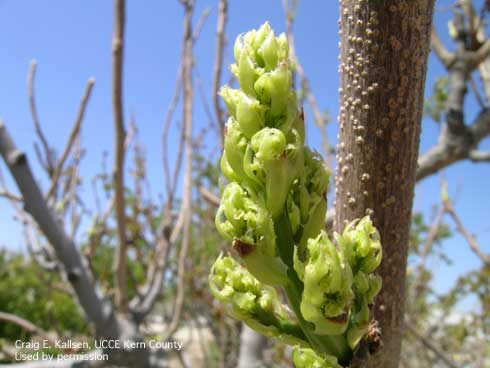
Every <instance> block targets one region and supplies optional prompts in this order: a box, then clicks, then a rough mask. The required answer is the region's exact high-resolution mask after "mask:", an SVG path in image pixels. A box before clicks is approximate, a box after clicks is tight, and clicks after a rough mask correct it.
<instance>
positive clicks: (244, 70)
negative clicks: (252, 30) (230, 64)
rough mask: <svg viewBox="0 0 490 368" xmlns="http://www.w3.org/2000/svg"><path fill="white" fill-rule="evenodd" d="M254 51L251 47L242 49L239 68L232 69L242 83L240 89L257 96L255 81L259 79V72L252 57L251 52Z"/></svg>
mask: <svg viewBox="0 0 490 368" xmlns="http://www.w3.org/2000/svg"><path fill="white" fill-rule="evenodd" d="M252 53H253V50H250V49H249V48H245V49H244V50H242V52H241V55H240V59H239V61H238V65H237V68H236V69H233V70H232V71H234V72H235V76H236V77H237V79H238V83H239V84H240V89H241V90H242V91H243V92H245V93H246V94H247V95H249V96H252V97H255V96H256V93H255V89H254V83H255V81H256V80H257V77H258V72H257V71H256V67H255V65H254V62H253V60H252V58H251V57H250V54H252Z"/></svg>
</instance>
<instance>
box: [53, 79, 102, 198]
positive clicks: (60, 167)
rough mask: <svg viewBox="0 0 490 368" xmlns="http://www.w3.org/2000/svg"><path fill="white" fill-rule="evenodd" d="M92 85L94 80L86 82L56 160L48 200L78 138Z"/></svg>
mask: <svg viewBox="0 0 490 368" xmlns="http://www.w3.org/2000/svg"><path fill="white" fill-rule="evenodd" d="M94 84H95V79H94V78H90V79H89V80H88V82H87V85H86V87H85V92H84V93H83V96H82V100H81V101H80V106H79V108H78V114H77V117H76V119H75V123H74V124H73V127H72V129H71V132H70V135H69V136H68V141H67V142H66V145H65V149H64V150H63V153H62V154H61V157H60V159H59V160H58V163H57V164H56V168H55V169H54V171H53V178H52V179H51V186H50V187H49V190H48V192H47V194H46V198H47V199H49V198H50V197H51V196H52V195H53V194H54V191H55V189H56V186H57V184H58V179H59V177H60V175H61V172H62V171H63V165H64V164H65V161H66V159H67V158H68V155H69V154H70V152H71V150H72V148H73V143H74V142H75V139H76V138H77V137H78V135H79V133H80V127H81V126H82V121H83V117H84V115H85V109H86V108H87V103H88V100H89V99H90V95H91V93H92V88H93V86H94Z"/></svg>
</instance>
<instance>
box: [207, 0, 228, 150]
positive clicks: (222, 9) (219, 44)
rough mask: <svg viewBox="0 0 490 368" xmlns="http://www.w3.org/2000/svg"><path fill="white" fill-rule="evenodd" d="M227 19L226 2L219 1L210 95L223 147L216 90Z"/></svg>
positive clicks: (219, 75) (222, 122)
mask: <svg viewBox="0 0 490 368" xmlns="http://www.w3.org/2000/svg"><path fill="white" fill-rule="evenodd" d="M227 17H228V0H220V2H219V7H218V24H217V26H216V54H215V57H214V70H213V89H212V91H211V94H212V96H213V104H214V110H215V114H216V120H217V121H218V126H219V133H220V142H221V146H223V140H224V129H225V120H224V116H223V110H222V108H221V106H220V104H219V97H218V89H219V86H220V84H221V70H222V68H223V52H224V48H225V43H226V38H225V25H226V20H227Z"/></svg>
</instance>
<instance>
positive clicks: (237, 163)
mask: <svg viewBox="0 0 490 368" xmlns="http://www.w3.org/2000/svg"><path fill="white" fill-rule="evenodd" d="M247 145H248V140H247V138H246V137H245V135H244V134H243V133H242V131H241V130H240V128H239V126H238V123H237V121H236V120H235V119H233V118H232V117H230V118H228V122H227V124H226V136H225V145H224V146H225V147H224V148H225V149H224V155H226V161H227V162H228V164H229V166H230V167H231V169H232V170H233V171H234V172H235V173H236V174H237V176H238V177H240V178H246V175H245V172H244V171H243V158H244V156H245V151H246V149H247ZM242 180H243V179H242Z"/></svg>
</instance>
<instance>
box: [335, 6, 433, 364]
mask: <svg viewBox="0 0 490 368" xmlns="http://www.w3.org/2000/svg"><path fill="white" fill-rule="evenodd" d="M433 6H434V0H412V1H401V0H400V1H398V0H392V1H388V0H384V1H382V0H343V1H340V39H341V47H340V55H341V58H340V66H339V71H340V75H341V89H340V111H339V123H340V131H339V139H338V145H337V164H338V168H337V176H336V202H335V210H336V211H335V213H336V218H335V231H337V232H341V231H342V230H343V228H344V227H345V225H346V224H347V223H349V222H350V221H352V220H354V219H356V218H361V217H363V216H365V215H366V214H368V215H370V216H371V218H372V219H373V221H374V223H375V225H376V227H377V228H378V230H379V232H380V234H381V241H382V244H383V253H384V254H383V261H382V264H381V266H380V269H379V273H380V275H381V276H382V277H383V289H382V290H381V293H380V294H379V296H378V298H377V301H376V307H375V310H374V316H375V318H376V319H377V320H378V321H379V323H380V326H381V330H382V334H383V342H384V348H383V349H382V350H381V352H379V353H378V354H377V355H376V356H374V357H372V358H371V359H370V362H369V363H368V364H367V365H366V366H369V367H377V368H385V367H386V368H394V367H397V366H398V363H399V358H400V350H401V338H402V327H403V313H404V302H405V272H406V263H407V253H408V238H409V229H410V222H411V209H412V201H413V192H414V184H415V172H416V169H417V157H418V149H419V137H420V121H421V117H422V107H423V102H424V98H423V92H424V84H425V73H426V68H427V55H428V51H429V40H430V30H431V21H432V11H433Z"/></svg>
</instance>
